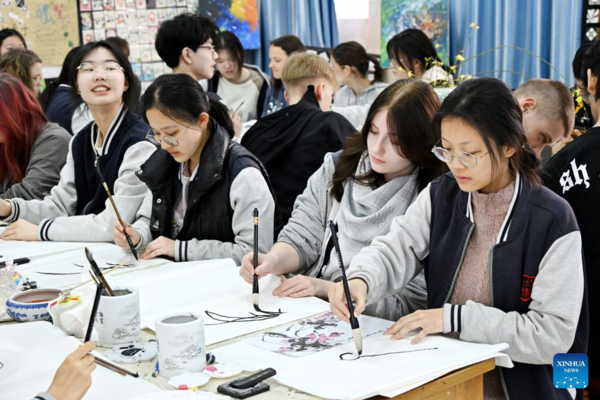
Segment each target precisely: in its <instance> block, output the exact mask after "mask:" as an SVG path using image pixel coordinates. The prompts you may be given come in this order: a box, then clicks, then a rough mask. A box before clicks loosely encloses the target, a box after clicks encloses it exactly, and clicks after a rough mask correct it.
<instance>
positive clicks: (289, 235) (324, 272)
mask: <svg viewBox="0 0 600 400" xmlns="http://www.w3.org/2000/svg"><path fill="white" fill-rule="evenodd" d="M439 106H440V103H439V101H438V98H437V96H436V95H435V93H434V91H433V89H432V88H431V86H429V85H428V84H426V83H424V82H419V81H416V80H414V79H406V80H403V81H398V82H396V83H394V84H393V85H391V86H390V87H388V88H387V89H385V90H384V91H383V92H382V93H381V94H380V95H379V96H378V97H377V98H376V99H375V102H374V103H373V105H372V106H371V107H370V110H369V113H368V117H367V123H366V124H365V125H364V127H363V129H362V131H361V132H357V133H356V134H354V135H353V136H352V137H350V138H349V139H348V142H347V144H346V146H345V148H344V150H342V151H339V152H337V153H329V154H327V155H326V156H325V161H324V163H323V166H321V168H320V169H319V170H317V171H316V172H315V173H314V174H313V175H312V177H311V178H310V179H309V181H308V186H307V188H306V189H305V190H304V193H302V194H301V195H300V196H298V198H297V200H296V203H295V204H294V212H293V213H292V218H291V219H290V220H289V222H288V223H287V225H286V226H285V228H284V229H283V231H282V232H281V234H280V235H279V238H278V241H277V244H275V246H273V248H272V249H271V250H270V251H269V253H268V254H260V255H259V258H258V262H259V266H258V268H257V269H256V270H254V268H253V266H252V259H253V253H249V254H247V255H246V256H245V257H244V259H243V261H242V266H241V269H240V275H241V276H242V278H243V279H244V280H245V281H246V282H248V283H250V284H252V281H253V278H254V275H255V274H256V275H258V276H259V277H263V276H266V275H268V274H278V275H282V274H294V275H295V276H293V277H290V278H289V279H282V283H281V285H280V286H279V287H278V288H276V289H275V291H273V294H274V295H278V296H282V297H304V296H317V297H320V298H323V299H326V298H327V292H328V290H329V288H330V287H331V286H333V285H334V283H333V282H335V281H336V280H338V279H339V278H340V276H341V271H340V268H339V266H338V261H337V256H336V254H335V250H333V242H332V240H331V232H330V230H329V227H328V225H327V222H328V221H329V220H332V221H335V222H336V224H337V226H338V231H339V235H338V236H339V242H340V248H341V249H342V256H343V257H342V258H343V260H344V262H345V263H350V261H351V260H352V257H353V256H355V255H356V254H358V252H359V251H360V249H361V248H363V247H365V246H368V245H369V244H371V241H372V240H373V238H375V237H377V236H380V235H383V234H385V233H386V232H387V231H388V230H389V227H390V224H391V223H392V220H393V219H394V217H395V216H397V215H402V214H404V212H406V210H407V208H408V207H409V206H410V204H411V203H412V202H413V201H414V200H415V199H416V198H417V195H418V193H419V191H420V190H421V189H423V188H425V187H426V186H427V184H429V182H431V180H432V179H434V178H436V177H438V176H439V175H441V173H442V171H443V165H442V164H440V163H439V162H438V161H437V160H436V159H435V157H433V155H432V154H431V152H430V149H431V146H433V144H434V143H435V142H434V140H433V135H432V134H431V130H430V128H431V120H432V118H433V115H434V113H435V112H436V111H437V109H438V108H439ZM425 305H426V291H425V280H424V278H423V275H422V274H421V275H419V276H418V277H417V278H415V279H413V281H412V282H411V283H410V284H409V285H408V286H407V288H406V289H405V290H403V291H402V292H401V293H399V294H397V295H395V296H389V297H387V298H385V299H382V300H381V301H378V302H377V303H374V304H373V305H372V306H370V307H369V309H368V310H367V311H366V312H367V314H369V315H373V316H377V317H380V318H385V319H397V318H399V317H400V316H403V315H407V314H408V313H410V312H412V311H415V310H419V309H422V308H424V307H425Z"/></svg>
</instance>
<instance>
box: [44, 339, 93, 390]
mask: <svg viewBox="0 0 600 400" xmlns="http://www.w3.org/2000/svg"><path fill="white" fill-rule="evenodd" d="M95 348H96V346H95V345H94V342H86V343H84V344H83V345H82V346H80V347H79V348H78V349H77V350H75V351H73V352H72V353H71V354H69V356H68V357H67V358H66V359H65V361H63V363H62V364H61V365H60V367H58V370H57V371H56V374H55V375H54V379H52V383H51V384H50V387H49V388H48V391H47V392H42V393H38V395H37V396H35V397H34V398H33V400H36V399H37V400H80V399H83V396H85V394H86V393H87V391H88V390H89V388H90V387H91V386H92V372H94V370H95V369H96V362H95V361H94V355H93V354H90V352H91V351H92V350H94V349H95Z"/></svg>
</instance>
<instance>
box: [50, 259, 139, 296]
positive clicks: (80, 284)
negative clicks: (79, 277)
mask: <svg viewBox="0 0 600 400" xmlns="http://www.w3.org/2000/svg"><path fill="white" fill-rule="evenodd" d="M128 264H129V262H124V263H121V264H119V265H117V266H115V267H112V268H111V269H107V270H105V271H104V275H108V274H110V273H111V272H114V271H115V270H116V269H119V268H121V267H124V266H125V265H128ZM88 272H89V273H90V276H91V277H92V279H88V280H87V281H83V282H81V283H78V284H77V285H75V286H71V287H69V288H66V289H64V290H63V291H62V292H61V295H68V294H70V293H71V292H72V291H73V290H75V289H77V288H79V287H81V286H83V285H87V284H88V283H90V282H91V281H92V280H93V281H94V282H96V285H97V284H98V283H99V282H98V281H97V280H96V278H95V277H94V275H92V272H91V271H88Z"/></svg>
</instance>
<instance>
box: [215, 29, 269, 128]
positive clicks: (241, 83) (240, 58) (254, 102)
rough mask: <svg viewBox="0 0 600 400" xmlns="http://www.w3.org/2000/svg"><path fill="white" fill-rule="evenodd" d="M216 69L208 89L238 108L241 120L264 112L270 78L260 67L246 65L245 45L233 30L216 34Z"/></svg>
mask: <svg viewBox="0 0 600 400" xmlns="http://www.w3.org/2000/svg"><path fill="white" fill-rule="evenodd" d="M214 46H215V51H216V52H217V64H216V66H217V71H216V72H215V74H214V75H213V77H212V78H211V79H210V80H209V81H208V89H207V90H208V91H209V92H213V93H216V94H217V95H218V96H219V97H220V98H221V101H223V103H225V104H226V105H227V107H229V109H230V110H232V111H234V110H238V113H240V114H241V116H242V121H243V122H246V121H250V120H255V119H258V117H259V116H261V115H262V110H263V105H264V102H265V95H266V93H267V89H268V88H269V77H268V76H267V75H265V73H264V72H262V71H261V70H260V68H258V67H257V66H254V65H249V64H244V47H243V46H242V43H241V42H240V40H239V39H238V38H237V36H235V35H234V34H233V33H231V32H227V31H225V32H221V33H220V34H218V35H217V36H216V37H215V41H214Z"/></svg>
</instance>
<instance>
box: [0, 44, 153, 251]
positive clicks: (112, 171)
mask: <svg viewBox="0 0 600 400" xmlns="http://www.w3.org/2000/svg"><path fill="white" fill-rule="evenodd" d="M74 65H77V66H78V67H77V68H76V69H75V70H74V71H73V74H72V76H71V81H70V86H71V87H73V88H74V90H75V91H76V93H77V96H80V97H81V100H83V101H84V102H85V104H86V105H87V107H88V108H89V110H90V112H91V114H92V116H93V117H94V121H93V122H92V123H91V124H89V125H88V126H87V127H86V128H84V129H83V130H82V131H81V132H79V134H77V135H76V136H75V137H74V138H73V140H71V143H70V147H69V153H68V155H67V163H66V165H65V166H64V168H63V169H62V171H61V176H60V181H59V183H58V185H57V186H55V187H54V188H53V189H52V190H51V192H50V195H49V196H47V197H45V198H44V199H43V200H30V201H25V200H22V199H12V200H9V201H4V200H0V217H4V221H7V222H12V225H10V226H9V227H8V228H7V229H6V231H5V232H4V233H3V234H2V237H1V238H2V239H4V240H55V241H88V242H91V241H106V242H108V241H112V226H113V223H114V221H115V219H116V217H115V213H114V211H113V208H112V206H111V205H110V203H109V200H108V198H107V195H106V192H105V190H104V188H103V187H102V180H101V178H100V176H99V174H98V172H97V169H99V170H100V171H101V172H102V175H103V177H104V180H105V181H106V183H107V185H108V188H109V190H110V192H111V193H112V194H113V199H114V201H115V203H116V205H117V208H118V210H119V212H120V214H121V217H122V219H123V220H124V221H128V222H133V221H134V219H135V215H136V211H137V210H138V209H139V208H140V205H141V204H142V201H143V200H144V197H145V195H146V193H147V192H148V189H147V187H146V185H144V184H143V183H142V182H140V181H139V179H138V178H137V176H136V175H135V172H136V171H137V170H138V169H139V166H140V165H141V164H143V163H144V161H146V159H147V158H148V157H149V156H150V154H152V153H153V152H154V150H155V149H156V148H155V147H154V146H153V145H152V144H150V143H149V142H148V141H146V140H145V135H146V132H148V129H149V128H148V125H146V124H145V123H144V121H142V119H141V118H140V117H138V116H137V115H135V114H134V113H133V112H131V111H129V110H130V109H133V108H134V107H135V103H136V101H137V99H138V96H139V93H140V89H139V81H138V80H137V79H136V78H135V75H134V74H133V71H132V69H131V65H130V64H129V61H128V60H127V58H126V57H125V56H124V55H123V53H122V52H121V51H120V50H118V49H117V48H115V47H114V45H113V44H110V43H108V42H104V41H101V42H94V43H89V44H87V45H85V46H83V47H82V48H81V50H80V51H79V52H78V53H77V55H76V57H75V62H74ZM96 165H97V166H98V168H96ZM15 221H16V222H15Z"/></svg>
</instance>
